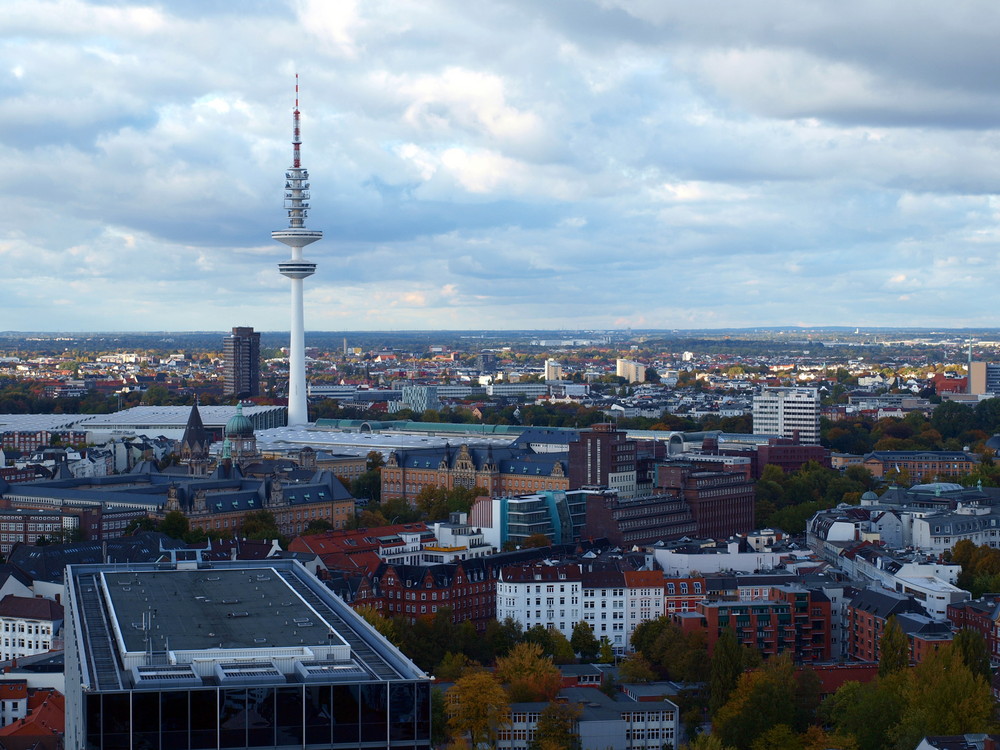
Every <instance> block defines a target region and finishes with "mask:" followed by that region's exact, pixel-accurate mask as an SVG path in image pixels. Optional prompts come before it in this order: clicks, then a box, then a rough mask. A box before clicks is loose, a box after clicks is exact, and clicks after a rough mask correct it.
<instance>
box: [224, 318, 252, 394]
mask: <svg viewBox="0 0 1000 750" xmlns="http://www.w3.org/2000/svg"><path fill="white" fill-rule="evenodd" d="M222 358H223V359H224V360H225V363H226V364H225V373H224V377H225V380H226V383H225V389H224V391H223V392H224V393H225V395H227V396H239V397H240V398H245V397H249V396H259V395H260V334H259V333H257V332H256V331H254V329H253V328H245V327H237V328H234V329H233V332H232V333H231V334H229V335H228V336H226V337H225V338H224V339H223V340H222Z"/></svg>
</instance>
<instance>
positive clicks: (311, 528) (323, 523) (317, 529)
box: [302, 518, 333, 536]
mask: <svg viewBox="0 0 1000 750" xmlns="http://www.w3.org/2000/svg"><path fill="white" fill-rule="evenodd" d="M332 529H333V524H332V523H330V522H329V521H327V520H326V519H324V518H316V519H313V520H312V521H310V522H309V523H308V524H307V525H306V528H305V530H304V531H303V532H302V536H311V535H312V534H322V533H323V532H324V531H330V530H332Z"/></svg>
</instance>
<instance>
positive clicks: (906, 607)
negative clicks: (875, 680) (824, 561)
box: [847, 588, 927, 661]
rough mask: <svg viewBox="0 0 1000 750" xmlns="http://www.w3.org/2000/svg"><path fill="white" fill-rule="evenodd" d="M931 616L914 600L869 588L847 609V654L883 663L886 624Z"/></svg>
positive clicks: (887, 591)
mask: <svg viewBox="0 0 1000 750" xmlns="http://www.w3.org/2000/svg"><path fill="white" fill-rule="evenodd" d="M904 613H913V614H917V615H926V614H927V612H926V611H925V610H924V608H923V607H921V606H920V605H919V604H918V603H917V602H916V601H915V600H914V599H913V598H912V597H909V596H903V595H902V594H897V593H896V592H894V591H889V590H888V589H882V588H866V589H863V590H862V591H860V592H859V593H858V594H857V596H855V597H854V598H853V599H851V603H850V604H848V605H847V617H848V623H849V625H848V644H847V653H848V656H850V657H851V658H853V659H860V660H861V661H878V660H879V641H880V640H881V639H882V631H883V630H884V629H885V623H886V621H887V620H888V619H889V618H890V617H892V616H893V615H902V614H904Z"/></svg>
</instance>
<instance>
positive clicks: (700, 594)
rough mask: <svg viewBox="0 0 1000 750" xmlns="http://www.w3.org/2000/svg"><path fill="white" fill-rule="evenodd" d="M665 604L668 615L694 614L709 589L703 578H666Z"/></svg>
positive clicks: (664, 587) (664, 585)
mask: <svg viewBox="0 0 1000 750" xmlns="http://www.w3.org/2000/svg"><path fill="white" fill-rule="evenodd" d="M663 591H664V593H663V604H664V610H665V611H666V613H667V614H668V615H670V614H673V613H674V612H694V611H695V610H696V609H697V608H698V602H700V601H701V600H702V599H704V598H705V595H706V594H707V593H708V589H707V588H706V586H705V579H704V578H703V577H693V578H664V579H663Z"/></svg>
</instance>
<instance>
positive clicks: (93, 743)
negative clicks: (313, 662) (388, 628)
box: [84, 682, 431, 750]
mask: <svg viewBox="0 0 1000 750" xmlns="http://www.w3.org/2000/svg"><path fill="white" fill-rule="evenodd" d="M84 699H85V710H84V720H85V722H86V727H85V729H84V736H85V737H86V745H85V750H140V749H141V750H202V749H207V748H253V747H262V748H286V747H287V748H291V747H299V748H301V747H316V748H319V747H326V748H329V747H345V748H347V747H354V748H357V747H387V748H388V747H391V748H399V750H408V749H410V748H414V749H416V748H421V749H425V748H429V747H430V715H431V702H430V685H429V684H428V683H426V682H417V683H412V682H391V683H385V682H380V683H361V684H344V685H288V686H280V687H256V686H255V687H225V688H221V687H220V688H210V689H192V690H170V691H133V692H123V693H91V694H88V695H85V696H84Z"/></svg>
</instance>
